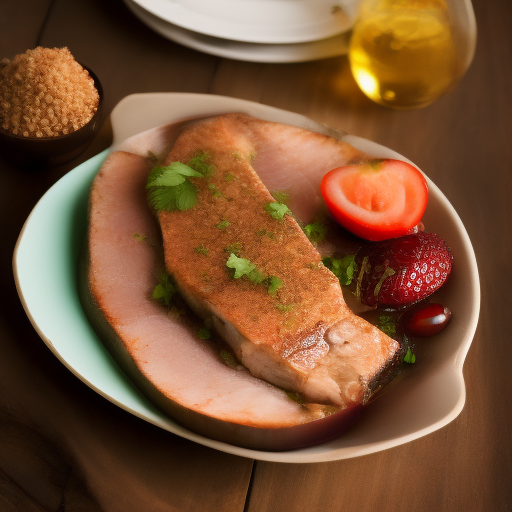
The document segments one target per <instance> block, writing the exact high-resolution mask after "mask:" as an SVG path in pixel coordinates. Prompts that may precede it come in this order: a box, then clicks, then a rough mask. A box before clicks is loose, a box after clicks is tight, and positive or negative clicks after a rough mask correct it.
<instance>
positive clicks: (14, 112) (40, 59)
mask: <svg viewBox="0 0 512 512" xmlns="http://www.w3.org/2000/svg"><path fill="white" fill-rule="evenodd" d="M98 104H99V94H98V91H97V90H96V87H95V86H94V81H93V79H92V78H91V77H90V76H89V73H88V71H87V70H85V69H84V68H83V67H82V66H81V65H80V64H79V63H78V62H77V61H76V60H75V59H74V57H73V55H72V54H71V52H70V51H69V50H68V48H43V47H41V46H39V47H37V48H35V49H34V50H27V51H26V52H25V53H23V54H20V55H16V56H15V57H14V58H13V59H12V60H9V59H3V60H2V61H0V126H1V127H2V128H3V129H4V130H5V131H8V132H10V133H13V134H14V135H22V136H24V137H57V136H59V135H65V134H68V133H72V132H74V131H76V130H78V129H80V128H81V127H82V126H84V125H85V124H87V123H88V122H89V121H90V120H91V118H92V117H93V115H94V114H95V112H96V110H97V109H98Z"/></svg>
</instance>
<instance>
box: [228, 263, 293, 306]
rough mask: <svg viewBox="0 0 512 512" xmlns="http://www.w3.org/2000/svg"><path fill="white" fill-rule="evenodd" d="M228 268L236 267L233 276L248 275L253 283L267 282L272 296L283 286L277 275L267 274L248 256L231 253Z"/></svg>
mask: <svg viewBox="0 0 512 512" xmlns="http://www.w3.org/2000/svg"><path fill="white" fill-rule="evenodd" d="M226 266H227V267H228V268H232V269H234V271H235V273H234V275H233V277H234V278H235V279H240V278H241V277H244V276H245V277H247V278H248V279H249V281H251V283H253V284H261V283H263V284H265V286H267V289H268V293H269V295H270V296H272V297H273V296H275V295H276V293H277V290H279V288H281V287H282V286H283V282H282V281H281V279H279V278H278V277H276V276H267V275H266V274H264V273H263V272H261V271H260V270H258V269H257V268H256V265H255V264H254V263H251V262H250V261H249V260H248V259H246V258H240V257H238V256H237V255H236V254H234V253H231V254H230V255H229V258H228V261H227V262H226Z"/></svg>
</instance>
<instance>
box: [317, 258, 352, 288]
mask: <svg viewBox="0 0 512 512" xmlns="http://www.w3.org/2000/svg"><path fill="white" fill-rule="evenodd" d="M322 262H323V264H324V265H325V266H326V267H327V268H328V269H329V270H330V271H331V272H332V273H333V274H334V275H335V276H336V277H337V278H338V280H339V282H340V284H341V285H342V286H347V285H349V284H350V283H351V282H352V279H353V278H354V274H355V272H356V269H357V264H356V260H355V256H353V255H349V256H344V257H343V258H340V259H338V258H335V257H333V256H327V257H326V258H322Z"/></svg>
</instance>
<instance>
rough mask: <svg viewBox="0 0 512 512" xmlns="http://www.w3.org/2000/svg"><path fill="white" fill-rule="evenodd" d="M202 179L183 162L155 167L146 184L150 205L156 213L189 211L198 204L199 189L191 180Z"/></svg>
mask: <svg viewBox="0 0 512 512" xmlns="http://www.w3.org/2000/svg"><path fill="white" fill-rule="evenodd" d="M202 177H203V175H202V174H201V173H200V172H198V171H196V170H194V169H192V168H191V167H189V166H188V165H185V164H182V163H181V162H173V163H172V164H171V165H167V166H165V167H159V166H157V167H153V169H152V170H151V172H150V174H149V177H148V181H147V184H146V189H147V190H148V200H149V203H150V204H151V206H152V207H153V208H154V209H155V210H156V211H161V210H165V211H172V210H188V209H190V208H192V207H193V206H194V205H195V204H196V203H197V189H196V187H195V185H194V184H193V183H192V182H191V181H190V179H189V178H202Z"/></svg>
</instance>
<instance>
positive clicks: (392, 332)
mask: <svg viewBox="0 0 512 512" xmlns="http://www.w3.org/2000/svg"><path fill="white" fill-rule="evenodd" d="M377 327H378V328H379V329H380V330H381V331H382V332H383V333H384V334H387V335H388V336H389V337H390V338H393V337H394V336H396V323H395V319H394V318H393V317H392V316H390V315H381V316H379V323H378V324H377Z"/></svg>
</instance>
